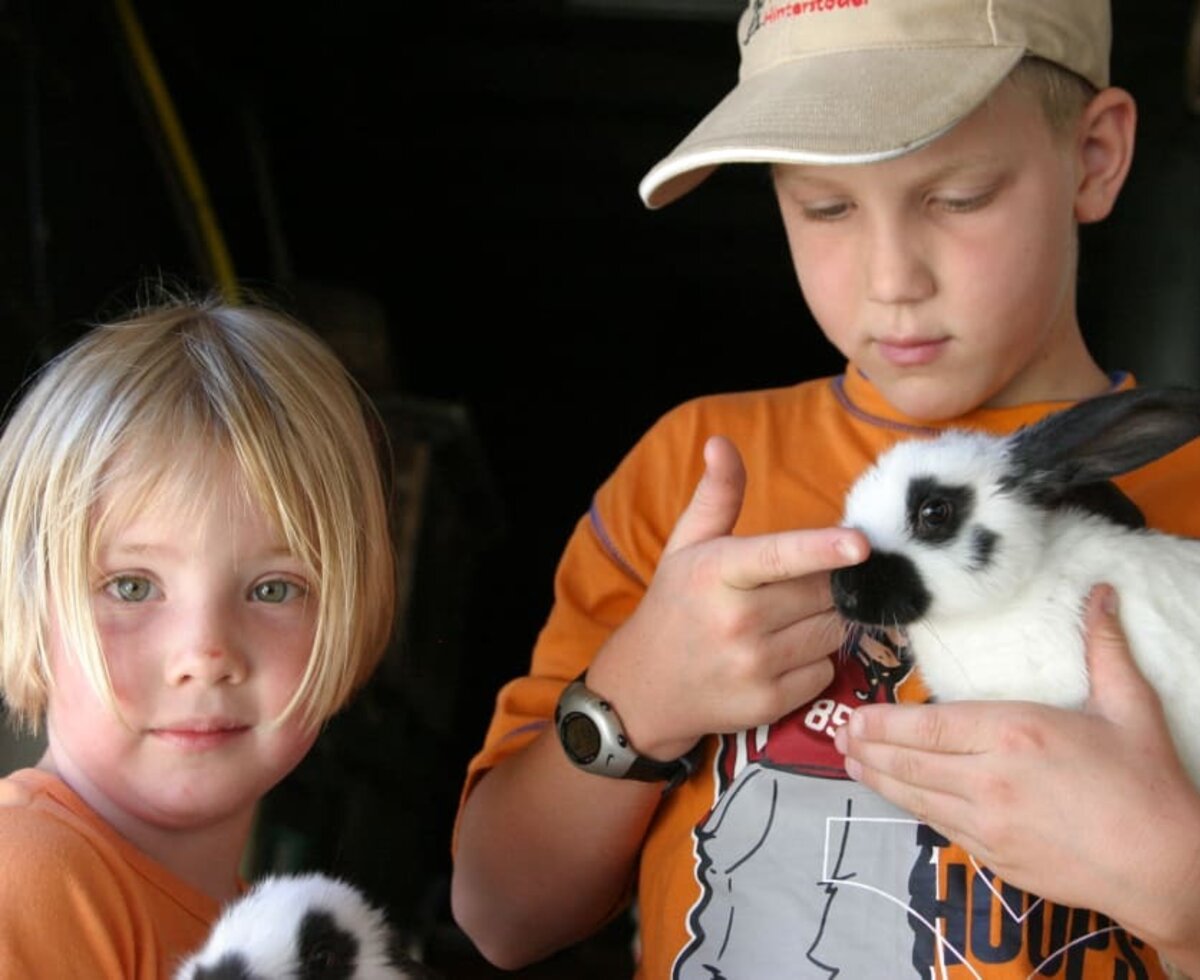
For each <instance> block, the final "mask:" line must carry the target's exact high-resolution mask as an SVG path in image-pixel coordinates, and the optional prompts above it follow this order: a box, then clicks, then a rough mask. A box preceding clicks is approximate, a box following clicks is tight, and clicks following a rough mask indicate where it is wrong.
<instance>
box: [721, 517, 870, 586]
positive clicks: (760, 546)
mask: <svg viewBox="0 0 1200 980" xmlns="http://www.w3.org/2000/svg"><path fill="white" fill-rule="evenodd" d="M867 551H868V545H867V540H866V538H864V537H863V536H862V534H861V533H860V532H858V531H854V530H851V529H849V528H841V527H827V528H817V529H814V530H805V531H780V532H777V533H775V534H762V535H758V536H757V537H752V538H742V539H740V540H739V541H738V542H737V543H736V547H734V548H731V549H730V550H729V553H728V555H727V556H726V558H725V561H724V562H723V563H722V566H721V579H722V581H724V582H725V584H726V585H729V586H732V587H733V588H735V589H756V588H758V587H759V586H760V585H767V584H769V583H771V582H785V581H787V580H788V579H794V578H800V577H801V576H804V575H811V574H813V573H814V572H827V571H829V570H831V569H834V568H841V567H842V566H844V565H855V564H857V563H858V562H860V561H862V560H863V559H864V558H866V557H867ZM826 591H827V592H828V586H826Z"/></svg>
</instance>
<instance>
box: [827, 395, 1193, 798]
mask: <svg viewBox="0 0 1200 980" xmlns="http://www.w3.org/2000/svg"><path fill="white" fill-rule="evenodd" d="M1198 433H1200V396H1197V395H1196V393H1193V392H1190V391H1186V390H1182V389H1180V390H1173V389H1172V390H1166V391H1165V392H1162V393H1160V392H1153V391H1150V390H1149V389H1135V390H1133V391H1128V392H1124V393H1121V394H1117V395H1110V396H1104V397H1103V398H1099V399H1093V400H1091V402H1084V403H1081V404H1080V405H1078V406H1076V407H1075V408H1072V409H1068V410H1066V411H1064V412H1062V413H1059V414H1058V415H1056V416H1051V417H1050V418H1049V419H1047V420H1046V421H1044V422H1043V423H1039V425H1038V426H1034V427H1030V428H1029V429H1026V430H1022V431H1020V432H1018V433H1016V434H1014V435H1012V436H1009V437H996V436H990V435H986V434H981V433H973V432H963V431H955V430H952V431H947V432H945V433H943V434H942V435H940V436H938V437H937V438H933V439H913V440H908V441H904V442H901V443H898V444H896V445H895V446H894V447H893V448H892V449H891V450H889V451H888V452H886V453H884V454H882V455H881V456H880V457H879V459H878V460H877V462H876V464H875V465H874V466H873V467H872V468H871V469H870V470H868V471H867V472H866V473H865V474H864V475H863V476H862V477H861V478H860V479H859V480H858V482H857V483H856V484H855V485H854V486H853V487H852V488H851V490H850V492H849V493H848V495H847V497H846V502H845V513H844V520H843V523H844V524H845V525H847V526H852V527H856V528H859V529H860V530H862V531H863V533H864V534H865V535H866V537H867V538H868V540H869V541H870V542H871V548H872V555H871V557H869V558H868V560H867V562H866V563H864V565H863V566H856V568H853V569H847V570H845V571H842V572H837V573H834V576H833V579H834V593H835V601H836V603H837V605H838V608H839V609H840V610H841V612H842V613H843V615H845V616H846V617H847V618H848V619H850V620H856V621H859V622H865V623H869V624H871V625H880V626H897V625H899V626H903V627H904V628H905V630H906V632H907V636H908V642H909V646H910V649H911V651H912V654H913V657H914V660H915V662H916V664H917V666H918V668H919V669H920V672H921V675H922V678H923V679H924V681H925V683H926V686H927V687H928V688H929V690H930V693H931V694H932V695H933V696H934V697H935V698H936V699H938V700H946V701H951V700H961V699H971V698H983V699H1021V700H1030V701H1038V702H1043V703H1048V704H1055V705H1060V706H1065V707H1078V706H1080V705H1082V704H1083V702H1084V701H1085V700H1086V698H1087V695H1088V676H1087V669H1086V663H1085V649H1084V637H1083V629H1082V615H1083V609H1084V603H1085V601H1086V597H1087V594H1088V592H1089V590H1090V589H1091V587H1092V586H1093V585H1094V584H1096V583H1098V582H1101V581H1105V582H1109V583H1111V584H1113V585H1114V586H1115V588H1116V590H1117V593H1118V595H1119V599H1120V616H1121V622H1122V626H1123V627H1124V629H1125V631H1126V633H1127V635H1128V637H1129V640H1130V645H1131V649H1132V651H1133V654H1134V656H1135V658H1136V660H1137V662H1138V665H1139V667H1140V669H1141V670H1142V672H1143V674H1144V675H1145V676H1146V678H1147V680H1149V682H1150V683H1151V684H1152V685H1153V686H1154V687H1155V688H1156V689H1157V691H1158V693H1159V695H1160V697H1161V699H1162V702H1163V708H1164V712H1165V714H1166V717H1167V721H1168V723H1169V725H1170V727H1171V730H1172V733H1173V735H1174V737H1175V741H1176V744H1177V747H1178V750H1179V753H1180V756H1181V758H1182V760H1183V762H1184V764H1185V765H1186V766H1187V768H1188V770H1189V772H1190V773H1191V775H1192V777H1193V779H1195V780H1196V782H1197V783H1200V541H1196V540H1191V539H1186V538H1181V537H1175V536H1172V535H1168V534H1164V533H1158V532H1154V531H1150V530H1146V529H1135V528H1132V527H1128V526H1124V525H1122V524H1119V523H1116V522H1114V521H1113V520H1111V519H1109V518H1108V517H1105V516H1101V515H1100V514H1099V513H1097V512H1095V510H1094V509H1093V507H1092V506H1091V505H1089V506H1081V505H1080V504H1079V501H1078V500H1077V499H1076V496H1077V493H1076V492H1077V490H1078V488H1079V487H1080V486H1083V485H1087V486H1088V488H1089V489H1094V488H1096V487H1098V486H1100V485H1101V484H1103V483H1104V481H1106V480H1107V479H1108V478H1109V477H1111V476H1114V475H1117V474H1119V473H1122V472H1126V471H1128V470H1130V469H1133V468H1135V467H1136V466H1139V465H1142V464H1144V463H1146V462H1148V461H1150V460H1151V459H1153V458H1156V457H1157V456H1160V455H1163V454H1164V453H1165V452H1168V451H1170V450H1171V449H1174V448H1177V447H1178V446H1179V445H1181V444H1182V443H1183V442H1186V441H1188V440H1189V439H1191V438H1193V437H1195V436H1196V435H1197V434H1198ZM1103 491H1104V493H1106V494H1107V493H1108V492H1109V491H1111V494H1110V495H1108V496H1104V497H1103V499H1104V500H1106V501H1109V502H1112V501H1114V500H1117V498H1118V495H1117V493H1116V491H1115V490H1114V488H1113V487H1111V486H1105V487H1104V488H1103ZM1118 503H1123V504H1127V503H1128V502H1127V501H1124V500H1123V498H1120V500H1119V501H1118ZM947 505H948V506H949V508H950V510H949V511H947V509H946V508H947ZM1198 506H1200V504H1198ZM922 508H932V509H926V510H922ZM1099 509H1100V510H1103V509H1105V508H1104V507H1100V508H1099ZM947 513H950V515H951V516H950V517H949V518H948V519H947V518H946V515H947ZM922 515H924V516H922ZM925 517H929V518H931V519H934V520H931V521H926V520H925ZM939 521H941V522H942V523H941V524H939V523H938V522H939ZM873 562H876V563H879V568H878V569H877V570H876V571H871V570H870V568H869V567H868V566H870V565H871V564H872V563H873Z"/></svg>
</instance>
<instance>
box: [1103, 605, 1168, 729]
mask: <svg viewBox="0 0 1200 980" xmlns="http://www.w3.org/2000/svg"><path fill="white" fill-rule="evenodd" d="M1084 626H1085V629H1086V641H1087V667H1088V679H1089V686H1090V694H1089V696H1088V705H1089V707H1090V708H1091V709H1092V710H1093V711H1095V712H1097V713H1098V714H1102V715H1105V716H1106V717H1109V718H1118V717H1121V716H1126V715H1129V714H1130V713H1131V712H1133V713H1137V714H1141V713H1142V712H1144V711H1145V710H1146V709H1145V706H1146V705H1151V704H1153V705H1155V708H1154V710H1156V711H1158V712H1159V713H1161V710H1162V709H1161V707H1158V706H1157V701H1158V695H1157V694H1156V693H1155V691H1154V689H1153V688H1152V687H1151V686H1150V684H1149V682H1148V681H1147V680H1146V679H1145V678H1144V677H1143V676H1142V673H1141V671H1140V670H1139V669H1138V666H1137V662H1136V661H1135V660H1134V658H1133V652H1132V650H1131V648H1130V645H1129V639H1128V637H1126V635H1125V630H1124V629H1123V628H1122V626H1121V619H1120V612H1119V608H1118V598H1117V593H1116V590H1115V589H1113V587H1112V586H1111V585H1107V584H1101V585H1097V586H1095V587H1094V588H1093V589H1092V591H1091V594H1090V595H1089V596H1088V603H1087V609H1086V611H1085V614H1084Z"/></svg>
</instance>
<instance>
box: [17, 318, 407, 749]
mask: <svg viewBox="0 0 1200 980" xmlns="http://www.w3.org/2000/svg"><path fill="white" fill-rule="evenodd" d="M377 423H378V419H377V418H376V417H375V416H374V415H373V413H372V410H371V405H370V402H369V400H368V399H367V398H366V397H365V395H364V394H363V393H362V391H361V390H360V389H359V387H358V386H357V385H356V383H355V382H354V381H353V380H352V379H351V377H350V376H349V374H348V372H347V371H346V369H345V368H344V367H343V365H342V364H341V363H340V361H338V359H337V357H336V356H335V355H334V354H333V352H332V351H331V350H330V349H329V347H328V346H327V345H326V344H325V342H324V341H322V340H321V339H320V338H318V337H317V336H316V335H315V334H314V333H312V332H311V331H310V330H308V329H307V328H306V327H304V326H302V325H301V324H299V323H297V322H296V321H294V320H292V319H290V318H289V317H287V316H286V315H284V314H282V313H280V312H277V311H275V310H272V309H269V308H267V307H266V306H261V305H244V306H243V305H238V306H234V305H229V304H227V303H224V302H221V301H220V300H218V299H215V298H208V297H205V298H198V299H197V298H184V299H178V298H175V299H170V300H164V301H160V302H159V303H158V304H157V305H150V306H144V307H143V308H141V309H139V310H138V311H136V312H135V313H134V314H133V315H131V316H129V317H127V318H124V319H121V320H118V321H116V322H112V323H108V324H103V325H100V326H97V327H95V328H94V329H92V330H90V331H89V332H88V333H86V334H84V336H83V337H82V338H81V339H79V340H78V341H77V342H76V343H75V344H73V345H72V346H71V347H70V348H68V349H67V350H66V351H64V352H63V353H62V354H60V355H59V356H58V357H56V358H55V359H53V360H52V361H51V362H49V363H48V364H47V365H46V366H45V368H44V369H43V370H42V371H40V372H39V374H38V375H37V376H36V378H35V379H33V383H32V384H31V386H30V387H28V389H27V391H26V392H25V393H24V395H23V397H22V398H21V400H20V402H19V404H18V406H17V408H16V410H15V412H14V413H13V415H12V417H11V419H10V420H9V422H8V424H7V426H6V428H5V430H4V433H3V435H2V436H0V693H2V694H3V696H4V699H5V701H6V702H7V706H8V708H9V711H10V713H11V715H12V719H11V720H12V721H13V723H14V724H17V725H19V726H23V727H25V728H27V729H28V730H30V731H32V732H36V731H37V730H38V728H39V726H40V723H41V720H42V718H43V717H44V715H45V711H46V706H47V700H48V697H49V696H50V693H51V674H50V669H49V659H48V635H49V634H48V627H49V623H50V622H51V621H52V619H53V621H56V622H57V623H58V624H59V627H60V629H61V635H62V637H63V640H64V642H65V645H66V647H67V648H68V650H69V651H70V655H71V656H72V657H74V658H75V660H76V662H77V664H78V666H79V667H80V669H82V670H83V672H84V673H85V675H86V676H87V678H88V680H89V682H90V683H91V685H92V687H93V688H94V689H95V690H96V692H97V694H98V695H99V696H100V697H102V698H104V699H105V700H107V702H108V703H109V705H110V706H111V707H112V708H113V710H114V711H116V710H117V705H116V697H115V694H114V692H113V689H112V684H111V682H110V680H109V676H108V671H107V668H106V666H105V661H104V656H103V652H102V650H101V649H100V643H99V639H98V636H97V632H96V627H95V622H94V620H93V618H92V612H91V604H90V592H91V589H92V578H93V572H94V556H95V549H96V543H97V541H98V539H99V535H100V533H101V530H102V528H103V527H104V525H105V523H106V521H107V520H108V518H109V517H110V515H109V514H101V513H98V508H97V502H98V501H99V499H100V497H101V495H102V493H103V492H104V489H105V487H113V486H119V488H120V491H121V495H122V500H121V501H120V502H119V507H120V509H121V510H122V511H124V510H127V509H128V508H129V506H131V502H132V505H133V506H136V504H137V502H139V501H144V500H146V499H148V497H149V496H150V495H153V494H157V493H159V492H162V491H165V490H171V489H174V490H175V491H176V492H178V490H179V489H180V488H182V487H187V488H188V489H189V490H192V491H194V497H193V499H202V498H203V497H205V496H206V494H205V490H206V489H211V487H212V485H213V481H215V480H217V479H219V478H220V476H219V474H221V473H227V472H228V471H229V470H228V467H225V466H222V465H220V463H221V462H222V459H227V460H229V461H231V462H232V464H233V471H234V473H235V474H236V476H237V479H238V482H239V484H240V486H241V489H242V490H243V492H245V494H246V495H247V497H248V499H249V500H251V501H252V502H253V503H255V504H256V505H258V506H259V507H261V508H262V511H263V513H264V514H265V515H267V517H268V519H271V520H273V521H274V522H275V523H276V525H277V528H278V530H279V532H280V533H281V534H282V536H283V538H284V540H285V541H286V543H287V545H288V547H289V548H290V549H291V551H292V553H293V554H294V555H295V556H296V558H297V559H299V561H300V562H301V563H302V564H303V565H304V566H305V569H306V573H307V574H308V575H310V576H311V579H312V581H313V582H314V583H315V590H314V591H315V594H316V596H317V603H318V605H317V616H316V630H315V637H314V641H313V650H312V654H311V655H310V657H309V660H308V665H307V668H306V671H305V673H304V676H303V679H302V680H301V683H300V686H299V688H298V689H297V691H296V693H295V695H294V697H293V698H292V700H291V702H289V704H288V705H287V707H286V708H285V709H284V712H283V714H282V716H281V717H280V719H278V720H279V721H282V720H283V719H284V718H286V717H288V716H290V715H291V714H292V713H293V712H294V711H296V710H301V711H302V712H303V717H304V720H305V721H306V723H308V724H310V725H313V726H317V725H319V724H320V723H321V722H323V721H324V720H326V719H327V718H328V717H329V716H331V715H332V714H334V713H335V712H336V711H337V710H338V709H339V708H340V707H342V705H344V704H345V702H346V701H347V700H348V698H349V697H350V696H351V694H352V693H353V692H354V691H355V690H357V689H358V688H359V687H360V686H361V685H362V684H363V683H364V682H365V681H366V680H367V678H368V677H369V676H370V674H371V672H372V671H373V670H374V668H375V666H376V665H377V664H378V662H379V660H380V658H381V657H382V655H383V652H384V650H385V648H386V645H387V642H388V639H389V637H390V635H391V631H392V627H393V625H394V624H393V616H394V607H395V569H394V558H393V553H392V546H391V536H390V529H389V520H388V508H387V502H386V498H385V491H384V487H383V481H382V478H381V473H380V465H379V463H380V460H379V456H378V451H379V449H380V442H381V439H382V427H381V426H378V424H377ZM373 424H374V425H375V426H376V431H374V432H373V430H372V425H373Z"/></svg>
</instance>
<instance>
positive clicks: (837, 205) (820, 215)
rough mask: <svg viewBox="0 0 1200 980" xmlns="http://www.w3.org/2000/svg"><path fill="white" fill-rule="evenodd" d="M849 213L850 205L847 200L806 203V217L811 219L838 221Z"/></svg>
mask: <svg viewBox="0 0 1200 980" xmlns="http://www.w3.org/2000/svg"><path fill="white" fill-rule="evenodd" d="M849 213H850V205H849V204H848V203H846V202H845V201H830V202H828V203H819V204H805V205H804V217H805V218H806V219H808V220H809V221H837V219H838V218H843V217H845V216H846V215H847V214H849Z"/></svg>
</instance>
